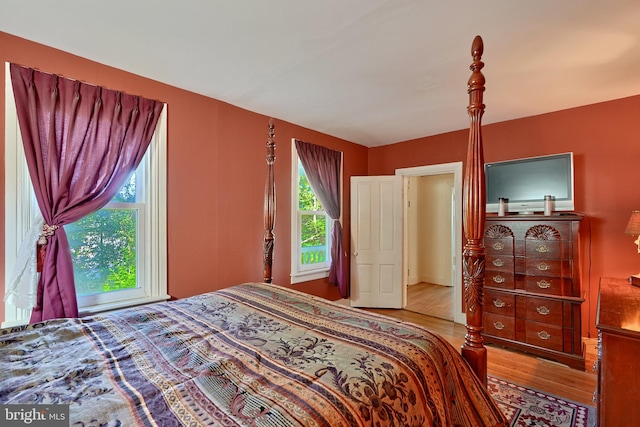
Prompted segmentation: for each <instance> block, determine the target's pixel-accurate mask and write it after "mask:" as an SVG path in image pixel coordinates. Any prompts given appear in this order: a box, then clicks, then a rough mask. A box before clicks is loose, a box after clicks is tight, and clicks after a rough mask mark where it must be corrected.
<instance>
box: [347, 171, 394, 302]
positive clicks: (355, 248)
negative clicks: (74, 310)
mask: <svg viewBox="0 0 640 427" xmlns="http://www.w3.org/2000/svg"><path fill="white" fill-rule="evenodd" d="M401 184H402V177H401V176H398V175H394V176H358V177H355V176H354V177H351V238H352V242H351V305H352V306H353V307H378V308H402V307H403V291H404V288H403V286H402V185H401Z"/></svg>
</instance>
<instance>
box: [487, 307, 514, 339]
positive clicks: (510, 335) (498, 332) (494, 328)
mask: <svg viewBox="0 0 640 427" xmlns="http://www.w3.org/2000/svg"><path fill="white" fill-rule="evenodd" d="M483 324H484V333H485V334H487V335H493V336H494V337H500V338H506V339H509V340H513V339H515V337H516V332H515V319H514V318H513V317H510V316H503V315H501V314H495V313H484V315H483Z"/></svg>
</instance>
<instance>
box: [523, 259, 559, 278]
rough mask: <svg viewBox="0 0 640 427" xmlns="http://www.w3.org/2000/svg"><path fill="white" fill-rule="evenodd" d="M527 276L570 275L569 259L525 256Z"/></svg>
mask: <svg viewBox="0 0 640 427" xmlns="http://www.w3.org/2000/svg"><path fill="white" fill-rule="evenodd" d="M524 269H525V274H526V275H527V276H549V277H571V261H569V260H560V259H540V258H526V259H525V262H524Z"/></svg>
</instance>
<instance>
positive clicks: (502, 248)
mask: <svg viewBox="0 0 640 427" xmlns="http://www.w3.org/2000/svg"><path fill="white" fill-rule="evenodd" d="M484 246H485V250H486V252H487V254H489V255H498V256H500V255H502V256H513V239H512V238H509V239H486V238H485V239H484Z"/></svg>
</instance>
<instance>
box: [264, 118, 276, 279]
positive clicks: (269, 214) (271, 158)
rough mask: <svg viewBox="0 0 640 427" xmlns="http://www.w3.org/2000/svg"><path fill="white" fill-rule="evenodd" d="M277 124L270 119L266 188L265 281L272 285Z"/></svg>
mask: <svg viewBox="0 0 640 427" xmlns="http://www.w3.org/2000/svg"><path fill="white" fill-rule="evenodd" d="M274 129H275V124H274V121H273V119H269V138H268V139H267V182H266V184H265V188H264V244H263V252H264V256H263V259H264V281H265V282H266V283H271V280H272V273H271V266H272V264H273V240H274V236H273V226H274V224H275V219H276V183H275V178H274V174H273V164H274V163H275V161H276V140H275V138H274V136H275V130H274Z"/></svg>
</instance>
